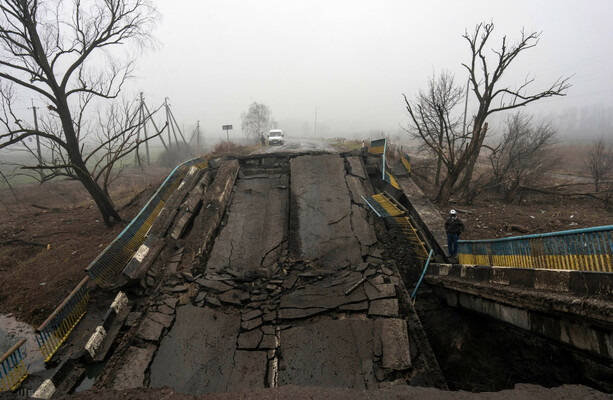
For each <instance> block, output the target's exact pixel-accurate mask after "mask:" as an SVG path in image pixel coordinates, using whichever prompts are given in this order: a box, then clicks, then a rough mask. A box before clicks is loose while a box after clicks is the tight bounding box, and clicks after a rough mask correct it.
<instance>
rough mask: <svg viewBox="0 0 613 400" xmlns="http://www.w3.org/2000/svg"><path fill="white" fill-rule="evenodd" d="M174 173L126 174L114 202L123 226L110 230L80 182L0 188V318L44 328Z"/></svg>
mask: <svg viewBox="0 0 613 400" xmlns="http://www.w3.org/2000/svg"><path fill="white" fill-rule="evenodd" d="M169 172H170V170H169V169H166V168H152V169H150V170H148V171H146V172H141V171H140V170H132V171H128V172H127V173H126V174H125V175H124V179H123V180H122V182H121V185H117V186H115V187H113V188H112V190H111V193H112V198H113V201H114V202H115V204H116V206H117V207H118V208H119V210H120V211H119V213H120V215H121V216H122V218H124V220H125V222H124V223H122V224H118V225H117V226H114V227H113V228H107V227H106V226H105V225H104V223H103V222H102V218H101V217H100V213H99V212H98V210H97V208H96V207H95V205H94V204H93V202H92V201H91V200H89V199H88V196H87V193H86V192H85V190H84V189H83V187H82V186H81V184H80V183H79V182H76V181H69V180H64V181H56V182H48V183H45V184H44V185H38V184H34V185H27V186H20V187H14V188H13V191H11V190H9V189H8V188H4V189H0V198H1V199H2V203H1V204H0V276H2V285H0V313H2V314H12V316H13V317H15V318H16V319H18V320H21V321H25V322H27V323H29V324H32V325H34V326H38V324H40V323H42V322H43V321H44V320H45V319H46V318H47V317H48V316H49V314H51V312H52V311H53V310H54V309H55V307H57V305H58V304H59V303H60V302H61V301H62V300H63V299H64V298H65V297H66V296H67V295H68V294H69V293H70V291H71V290H72V289H74V287H75V286H76V285H77V284H78V283H79V281H80V280H81V279H83V277H84V276H85V272H84V268H85V267H87V266H88V265H89V263H90V262H91V261H92V260H93V259H94V258H96V256H97V255H98V254H99V253H100V252H101V251H102V250H103V249H104V248H105V247H106V246H107V245H108V244H109V243H110V242H111V241H112V240H113V239H114V238H115V237H116V236H117V235H118V234H119V233H120V232H121V231H122V230H123V229H124V228H125V226H126V224H127V223H128V222H129V221H131V219H132V218H134V216H135V215H136V214H137V213H138V212H139V211H140V209H141V208H142V207H143V206H144V204H145V202H146V201H147V200H148V198H149V196H150V195H151V194H152V193H153V192H154V191H155V190H156V189H157V188H158V187H159V185H160V183H161V182H162V180H163V179H165V177H166V176H167V174H168V173H169Z"/></svg>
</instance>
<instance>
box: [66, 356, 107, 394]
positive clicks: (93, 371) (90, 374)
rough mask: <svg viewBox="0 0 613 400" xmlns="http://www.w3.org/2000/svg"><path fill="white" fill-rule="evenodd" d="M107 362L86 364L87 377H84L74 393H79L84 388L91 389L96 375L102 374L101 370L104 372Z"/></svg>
mask: <svg viewBox="0 0 613 400" xmlns="http://www.w3.org/2000/svg"><path fill="white" fill-rule="evenodd" d="M105 364H106V361H103V362H99V363H94V364H88V365H86V366H85V372H86V374H85V378H83V380H82V381H81V383H79V386H77V387H76V388H75V390H74V393H78V392H82V391H84V390H88V389H91V387H92V386H93V385H94V382H95V380H96V377H97V376H98V375H99V374H100V372H102V369H103V368H104V365H105Z"/></svg>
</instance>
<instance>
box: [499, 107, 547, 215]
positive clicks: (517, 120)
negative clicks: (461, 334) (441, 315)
mask: <svg viewBox="0 0 613 400" xmlns="http://www.w3.org/2000/svg"><path fill="white" fill-rule="evenodd" d="M555 136H556V131H554V130H553V129H552V128H551V126H549V124H546V123H542V124H539V125H535V124H534V123H533V122H532V117H530V116H528V115H526V114H524V113H521V112H517V113H515V114H513V115H511V116H510V117H509V118H508V120H507V124H506V129H505V133H504V136H503V137H502V139H501V141H500V142H499V143H498V145H497V146H496V147H494V148H490V149H491V151H492V152H491V154H490V155H489V156H488V157H489V160H490V163H491V164H492V170H493V172H494V177H495V180H496V184H497V186H498V187H499V188H501V189H502V190H503V191H504V195H505V201H507V202H508V203H512V202H513V201H514V200H515V199H516V196H517V194H518V192H519V188H520V187H521V186H530V185H532V184H534V182H536V181H537V180H538V179H540V178H542V177H543V176H544V175H545V173H546V172H547V171H550V170H551V168H552V167H553V166H555V162H554V159H553V158H552V157H551V146H552V145H553V144H554V143H555V140H556V138H555ZM520 198H521V194H520Z"/></svg>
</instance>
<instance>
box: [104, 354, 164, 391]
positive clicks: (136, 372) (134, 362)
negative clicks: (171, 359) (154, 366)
mask: <svg viewBox="0 0 613 400" xmlns="http://www.w3.org/2000/svg"><path fill="white" fill-rule="evenodd" d="M155 350H156V347H155V346H154V345H149V346H147V347H146V348H144V349H141V348H138V347H134V346H130V348H129V349H128V351H127V354H126V356H125V358H124V359H125V362H124V363H122V364H121V366H120V367H119V368H118V369H117V372H116V375H115V378H114V379H113V381H112V383H111V387H112V388H113V389H115V390H123V389H134V388H142V387H143V386H144V384H145V371H146V370H147V368H148V367H149V363H150V362H151V358H152V357H153V353H154V352H155Z"/></svg>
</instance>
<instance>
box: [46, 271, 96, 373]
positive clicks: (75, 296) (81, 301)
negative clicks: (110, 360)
mask: <svg viewBox="0 0 613 400" xmlns="http://www.w3.org/2000/svg"><path fill="white" fill-rule="evenodd" d="M88 281H89V276H86V277H85V278H83V280H82V281H81V282H80V283H79V284H78V285H77V287H76V288H74V290H73V291H72V292H71V293H70V294H69V295H68V297H66V299H65V300H64V301H63V302H62V304H60V305H59V306H58V307H57V308H56V309H55V311H53V313H51V315H50V316H49V318H47V320H46V321H45V322H43V323H42V325H41V326H40V327H38V329H37V330H36V343H37V344H38V348H39V349H40V351H41V352H42V353H43V358H44V359H45V362H47V361H49V360H50V359H51V357H53V354H55V352H56V351H57V349H58V348H59V347H60V346H61V345H62V343H64V341H65V340H66V338H67V337H68V335H69V334H70V332H72V330H73V329H74V327H75V326H76V325H77V324H78V323H79V321H80V320H81V318H83V316H84V315H85V312H86V311H87V303H88V302H89V297H90V296H89V288H88V286H87V283H88Z"/></svg>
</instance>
